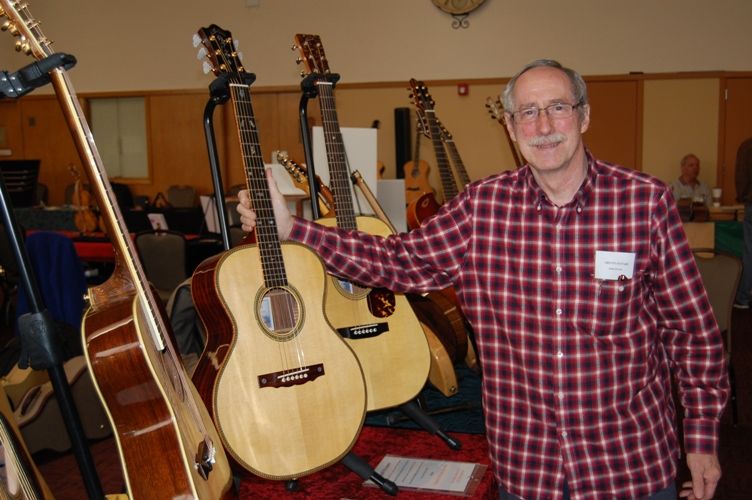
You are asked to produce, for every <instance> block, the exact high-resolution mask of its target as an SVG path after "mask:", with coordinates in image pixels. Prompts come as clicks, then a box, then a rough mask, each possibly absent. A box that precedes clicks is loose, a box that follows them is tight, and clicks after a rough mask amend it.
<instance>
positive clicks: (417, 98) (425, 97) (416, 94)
mask: <svg viewBox="0 0 752 500" xmlns="http://www.w3.org/2000/svg"><path fill="white" fill-rule="evenodd" d="M410 91H411V94H410V97H411V98H412V100H413V103H414V104H415V109H416V111H417V114H418V121H419V124H420V128H421V130H422V131H423V134H425V135H426V136H428V138H429V139H430V140H431V144H432V145H433V150H434V154H435V156H436V165H437V166H438V167H439V178H440V179H441V189H442V194H443V199H444V201H447V200H451V199H452V198H454V197H455V196H457V193H458V192H459V190H458V189H457V180H456V179H455V175H454V170H452V166H451V164H450V163H449V157H448V156H447V152H446V149H445V148H444V143H443V142H442V139H441V129H440V128H439V124H438V120H437V118H436V113H435V111H434V102H433V99H432V98H431V96H430V94H428V90H427V89H426V86H425V84H424V83H423V82H418V81H417V80H415V79H414V78H412V79H410ZM440 206H441V205H440V204H439V203H436V204H431V203H430V202H424V203H423V204H422V205H416V206H415V209H413V210H411V207H410V206H408V211H407V224H408V227H410V229H414V228H416V227H419V226H420V224H421V222H422V221H423V220H425V219H426V218H428V217H430V216H431V215H433V214H435V213H436V212H437V211H438V209H439V207H440ZM418 208H420V210H418Z"/></svg>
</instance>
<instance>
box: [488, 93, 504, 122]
mask: <svg viewBox="0 0 752 500" xmlns="http://www.w3.org/2000/svg"><path fill="white" fill-rule="evenodd" d="M486 109H487V110H488V112H489V114H490V115H491V118H492V119H494V120H496V121H497V122H499V123H501V124H502V125H504V106H503V105H502V104H501V98H499V97H496V99H494V98H493V97H487V98H486Z"/></svg>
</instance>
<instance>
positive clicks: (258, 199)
mask: <svg viewBox="0 0 752 500" xmlns="http://www.w3.org/2000/svg"><path fill="white" fill-rule="evenodd" d="M230 94H231V98H232V102H233V104H234V106H235V120H236V122H237V128H238V136H239V138H240V147H241V151H242V155H243V165H244V167H245V175H246V180H247V182H248V189H249V191H250V196H251V205H252V207H253V209H254V210H255V211H256V243H257V246H258V249H259V253H260V254H261V266H262V269H263V273H264V282H265V284H266V286H267V287H269V288H272V287H284V286H287V283H288V281H287V272H286V271H285V264H284V260H283V258H282V246H281V244H280V242H279V236H278V232H277V221H276V219H275V218H274V208H273V206H272V201H271V197H270V196H269V185H268V183H267V180H266V169H265V167H264V158H263V155H262V153H261V144H260V141H259V134H258V129H257V128H256V118H255V117H254V115H253V106H252V105H251V92H250V85H248V84H245V83H242V82H240V81H239V80H238V81H234V82H231V83H230Z"/></svg>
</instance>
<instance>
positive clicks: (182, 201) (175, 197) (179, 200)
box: [167, 186, 196, 208]
mask: <svg viewBox="0 0 752 500" xmlns="http://www.w3.org/2000/svg"><path fill="white" fill-rule="evenodd" d="M167 202H168V203H169V204H170V205H171V206H173V207H175V208H191V207H195V206H196V189H195V188H193V187H192V186H170V187H168V188H167Z"/></svg>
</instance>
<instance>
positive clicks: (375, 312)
mask: <svg viewBox="0 0 752 500" xmlns="http://www.w3.org/2000/svg"><path fill="white" fill-rule="evenodd" d="M295 45H296V47H298V48H299V49H300V53H301V57H300V59H299V60H300V61H301V62H303V64H304V66H305V71H304V72H303V73H304V74H307V75H308V78H310V79H311V81H312V82H313V83H314V84H315V86H316V89H317V92H318V97H319V108H320V109H321V116H322V122H323V126H324V143H325V146H326V156H327V163H328V164H329V179H330V186H329V187H330V189H331V191H332V193H333V194H334V206H335V218H334V219H331V218H322V219H319V220H318V221H317V222H319V223H320V224H323V225H327V226H333V225H335V224H336V226H337V227H339V228H343V229H353V230H354V229H359V230H361V231H364V232H366V233H370V234H376V235H381V236H386V235H389V234H391V231H390V229H389V227H388V226H387V225H386V224H384V222H382V221H381V220H379V219H378V218H376V217H371V216H358V217H356V216H355V210H354V207H353V198H352V196H353V195H352V191H351V182H350V175H349V173H348V168H347V154H346V152H345V147H344V142H343V140H342V133H341V131H340V128H339V120H338V118H337V110H336V107H335V100H334V90H333V88H334V83H335V82H336V80H337V78H338V77H337V76H335V75H333V74H332V73H331V72H330V71H329V65H328V63H327V61H326V56H325V55H324V49H323V46H322V44H321V40H320V38H319V37H318V35H307V34H298V35H295ZM330 284H331V286H332V290H331V292H330V293H328V294H327V297H326V304H325V310H326V314H327V316H328V317H329V320H330V321H331V323H332V325H334V327H335V328H337V331H338V332H339V333H340V335H342V337H343V338H345V340H346V342H347V343H348V345H349V346H350V347H351V348H352V349H353V351H355V354H356V355H357V357H358V360H359V361H360V363H361V365H362V366H363V373H364V374H365V377H366V392H367V394H368V410H369V411H370V410H378V409H383V408H390V407H394V406H397V405H400V404H403V403H406V402H408V401H410V400H412V399H413V398H415V397H416V396H417V395H418V393H420V391H421V389H422V388H423V386H424V385H425V383H426V380H427V378H428V371H429V368H430V352H429V349H428V343H427V341H426V337H425V335H424V334H423V331H422V329H421V327H420V324H419V323H418V319H417V318H416V316H415V312H414V311H413V310H412V308H411V307H410V304H409V303H408V302H407V298H406V297H405V296H404V295H403V294H395V293H393V292H391V291H389V290H385V289H375V288H367V287H363V286H360V285H358V284H357V283H352V282H350V281H346V280H341V279H338V278H336V277H334V276H331V277H330Z"/></svg>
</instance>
